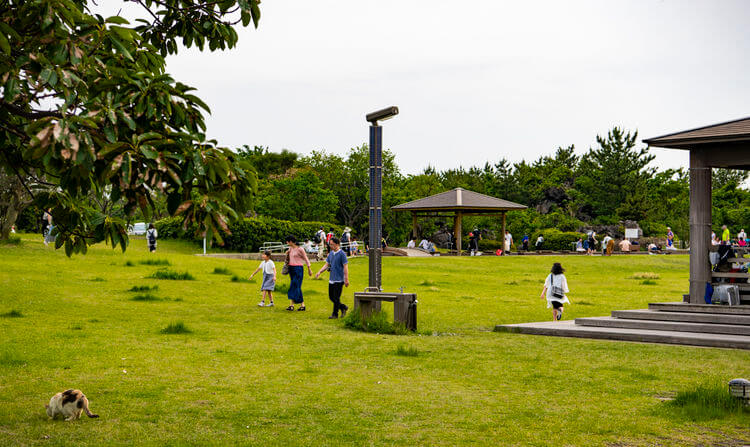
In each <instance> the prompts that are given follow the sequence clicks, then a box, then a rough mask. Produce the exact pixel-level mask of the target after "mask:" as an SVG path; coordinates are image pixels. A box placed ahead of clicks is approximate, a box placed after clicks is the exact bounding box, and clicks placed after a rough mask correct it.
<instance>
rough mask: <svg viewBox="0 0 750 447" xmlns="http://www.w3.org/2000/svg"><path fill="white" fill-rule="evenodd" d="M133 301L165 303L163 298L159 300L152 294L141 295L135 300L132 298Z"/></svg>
mask: <svg viewBox="0 0 750 447" xmlns="http://www.w3.org/2000/svg"><path fill="white" fill-rule="evenodd" d="M131 300H132V301H163V300H164V299H163V298H159V297H158V296H154V295H152V294H150V293H140V294H138V295H136V296H134V297H133V298H131Z"/></svg>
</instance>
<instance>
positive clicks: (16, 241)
mask: <svg viewBox="0 0 750 447" xmlns="http://www.w3.org/2000/svg"><path fill="white" fill-rule="evenodd" d="M0 244H3V245H21V237H20V236H9V237H8V239H0Z"/></svg>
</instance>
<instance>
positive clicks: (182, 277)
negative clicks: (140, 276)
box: [148, 269, 195, 281]
mask: <svg viewBox="0 0 750 447" xmlns="http://www.w3.org/2000/svg"><path fill="white" fill-rule="evenodd" d="M148 277H149V278H153V279H171V280H176V281H193V280H195V277H194V276H193V275H191V274H190V273H189V272H176V271H174V270H170V269H159V270H157V271H155V272H154V273H152V274H151V275H150V276H148Z"/></svg>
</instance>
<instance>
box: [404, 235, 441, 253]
mask: <svg viewBox="0 0 750 447" xmlns="http://www.w3.org/2000/svg"><path fill="white" fill-rule="evenodd" d="M417 246H418V247H419V248H420V249H422V250H424V251H426V252H428V253H435V252H436V251H437V249H436V248H435V243H434V242H433V241H432V238H426V237H422V240H421V241H420V242H419V245H417V238H416V237H412V238H411V239H409V243H407V244H406V248H417Z"/></svg>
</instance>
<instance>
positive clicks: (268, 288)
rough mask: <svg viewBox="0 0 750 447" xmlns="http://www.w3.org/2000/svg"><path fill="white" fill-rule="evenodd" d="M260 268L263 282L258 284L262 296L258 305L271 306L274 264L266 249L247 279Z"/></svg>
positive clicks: (273, 286)
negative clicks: (261, 259)
mask: <svg viewBox="0 0 750 447" xmlns="http://www.w3.org/2000/svg"><path fill="white" fill-rule="evenodd" d="M261 270H262V271H263V283H262V284H261V285H260V293H262V294H263V298H261V299H260V303H258V307H273V291H274V289H276V264H274V263H273V260H272V259H271V252H270V251H268V250H266V251H264V252H263V261H261V263H260V265H259V266H258V268H257V269H255V271H254V272H253V273H252V274H251V275H250V278H248V279H253V276H255V274H256V273H258V272H259V271H261ZM266 297H268V304H266Z"/></svg>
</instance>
